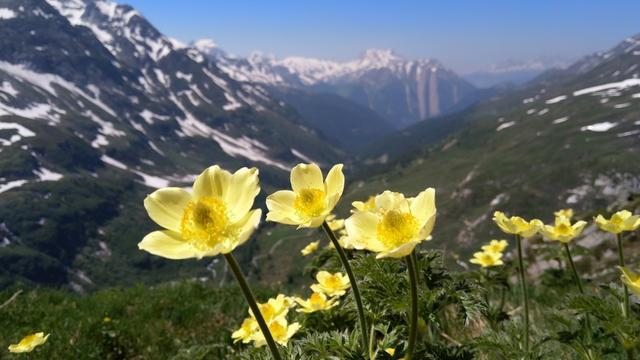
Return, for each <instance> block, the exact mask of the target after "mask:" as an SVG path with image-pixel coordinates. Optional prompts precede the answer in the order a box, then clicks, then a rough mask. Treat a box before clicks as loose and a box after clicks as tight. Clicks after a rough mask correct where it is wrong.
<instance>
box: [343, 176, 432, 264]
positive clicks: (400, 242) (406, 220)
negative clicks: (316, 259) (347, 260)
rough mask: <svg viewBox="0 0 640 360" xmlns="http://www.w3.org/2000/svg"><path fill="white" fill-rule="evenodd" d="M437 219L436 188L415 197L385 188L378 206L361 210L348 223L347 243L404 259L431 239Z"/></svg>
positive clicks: (379, 196)
mask: <svg viewBox="0 0 640 360" xmlns="http://www.w3.org/2000/svg"><path fill="white" fill-rule="evenodd" d="M435 220H436V204H435V190H434V189H433V188H429V189H426V190H424V191H423V192H421V193H420V194H418V196H416V197H415V198H405V197H404V195H403V194H400V193H396V192H391V191H385V192H383V193H382V194H379V195H377V196H376V197H375V208H373V209H371V210H358V211H356V212H355V213H354V214H353V215H351V217H350V218H348V219H347V221H346V222H345V226H346V229H347V233H348V238H347V239H346V240H345V242H346V243H348V244H350V246H352V247H353V248H355V249H359V250H360V249H367V250H369V251H373V252H377V253H378V255H377V256H376V257H377V258H383V257H393V258H400V257H403V256H406V255H408V254H410V253H411V252H412V251H413V249H414V248H415V247H416V246H417V245H418V244H419V243H420V242H422V241H424V240H426V239H428V238H429V235H430V234H431V231H432V230H433V226H434V224H435Z"/></svg>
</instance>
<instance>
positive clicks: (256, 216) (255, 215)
mask: <svg viewBox="0 0 640 360" xmlns="http://www.w3.org/2000/svg"><path fill="white" fill-rule="evenodd" d="M261 217H262V210H260V209H255V210H252V211H250V212H248V213H247V215H246V216H245V219H242V221H240V223H241V224H242V228H241V230H240V234H239V235H238V243H237V244H236V246H235V247H238V246H240V245H242V244H244V243H245V242H246V241H247V240H249V239H250V238H251V235H252V234H253V233H254V232H255V231H256V229H257V228H258V225H260V218H261ZM235 247H234V248H235ZM232 250H233V249H232Z"/></svg>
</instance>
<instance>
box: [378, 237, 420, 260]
mask: <svg viewBox="0 0 640 360" xmlns="http://www.w3.org/2000/svg"><path fill="white" fill-rule="evenodd" d="M419 243H420V241H409V242H408V243H404V244H402V245H400V246H398V247H397V248H395V249H393V250H391V251H386V252H382V253H379V254H378V255H377V256H376V259H382V258H385V257H392V258H396V259H398V258H401V257H405V256H407V255H409V254H411V252H412V251H413V249H415V248H416V246H417V245H418V244H419Z"/></svg>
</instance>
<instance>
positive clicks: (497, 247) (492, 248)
mask: <svg viewBox="0 0 640 360" xmlns="http://www.w3.org/2000/svg"><path fill="white" fill-rule="evenodd" d="M508 245H509V243H508V242H507V240H491V241H490V242H489V244H488V245H483V246H482V250H483V251H486V252H494V253H501V252H503V251H504V249H506V248H507V246H508Z"/></svg>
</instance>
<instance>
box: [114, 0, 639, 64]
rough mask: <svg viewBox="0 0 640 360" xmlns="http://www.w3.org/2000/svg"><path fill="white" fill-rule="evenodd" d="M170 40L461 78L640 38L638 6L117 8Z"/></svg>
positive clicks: (507, 1)
mask: <svg viewBox="0 0 640 360" xmlns="http://www.w3.org/2000/svg"><path fill="white" fill-rule="evenodd" d="M118 2H121V3H128V4H130V5H132V6H134V7H136V8H137V9H138V10H140V11H141V12H142V13H143V15H145V16H146V17H147V19H149V20H150V21H151V22H152V23H153V24H154V25H155V26H156V27H158V28H159V29H160V31H162V32H163V33H165V34H166V35H168V36H171V37H174V38H176V39H179V40H181V41H184V42H188V41H190V40H195V39H199V38H212V39H214V40H215V41H216V43H218V44H219V45H220V47H222V48H223V49H225V50H227V51H229V52H231V53H234V54H238V55H247V54H249V53H251V52H252V51H255V50H260V51H262V52H264V53H267V54H274V55H276V56H278V57H284V56H290V55H298V56H310V57H319V58H326V59H335V60H346V59H351V58H353V57H356V56H358V55H359V54H360V53H361V52H362V51H363V50H365V49H367V48H390V49H393V50H394V51H396V52H398V53H399V54H401V55H404V56H407V57H410V58H418V57H431V58H436V59H439V60H441V61H442V62H443V63H444V64H445V65H447V66H449V67H451V68H453V69H454V70H457V71H460V72H468V71H471V70H475V69H482V68H485V67H487V66H488V65H489V64H492V63H496V62H500V61H504V60H507V59H521V60H527V59H532V58H537V57H540V56H547V57H553V58H561V59H573V58H576V57H579V56H582V55H585V54H588V53H591V52H594V51H600V50H606V49H608V48H610V47H612V46H613V45H615V44H616V43H617V42H619V41H621V40H623V39H624V38H625V37H627V36H630V35H633V34H636V33H640V21H638V20H639V18H638V14H640V1H638V0H624V1H623V0H619V1H613V0H610V1H605V0H581V1H578V0H555V1H553V0H537V1H533V0H531V1H529V0H466V1H463V0H422V1H420V0H396V1H392V0H379V1H376V0H369V1H364V0H342V1H337V0H326V1H306V0H281V1H265V0H263V1H260V0H225V1H223V0H181V1H178V0H162V1H158V0H126V1H125V0H118Z"/></svg>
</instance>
